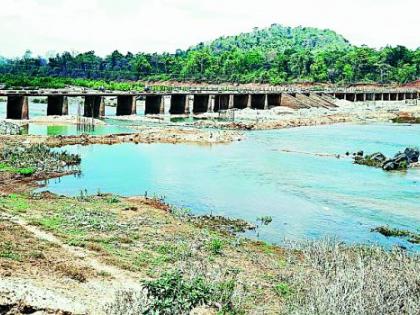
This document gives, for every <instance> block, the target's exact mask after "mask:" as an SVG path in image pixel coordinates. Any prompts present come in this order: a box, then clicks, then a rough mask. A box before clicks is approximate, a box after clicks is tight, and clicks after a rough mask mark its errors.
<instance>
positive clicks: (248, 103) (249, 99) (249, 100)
mask: <svg viewBox="0 0 420 315" xmlns="http://www.w3.org/2000/svg"><path fill="white" fill-rule="evenodd" d="M246 108H252V94H249V95H248V102H247V104H246Z"/></svg>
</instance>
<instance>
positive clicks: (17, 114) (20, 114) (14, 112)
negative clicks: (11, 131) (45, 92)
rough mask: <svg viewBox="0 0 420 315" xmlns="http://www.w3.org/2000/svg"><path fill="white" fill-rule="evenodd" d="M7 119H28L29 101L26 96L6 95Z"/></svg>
mask: <svg viewBox="0 0 420 315" xmlns="http://www.w3.org/2000/svg"><path fill="white" fill-rule="evenodd" d="M6 115H7V116H6V117H7V119H29V103H28V97H27V96H17V95H16V96H15V95H13V96H8V97H7V114H6Z"/></svg>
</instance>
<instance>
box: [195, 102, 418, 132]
mask: <svg viewBox="0 0 420 315" xmlns="http://www.w3.org/2000/svg"><path fill="white" fill-rule="evenodd" d="M335 104H336V106H337V107H332V108H323V107H311V108H303V109H291V108H287V107H274V108H272V109H270V110H253V109H244V110H235V111H234V112H232V113H231V114H227V116H228V117H229V116H230V117H234V121H217V120H210V119H205V120H204V119H202V120H199V121H196V122H194V123H193V124H192V125H193V126H196V127H214V128H222V129H239V130H269V129H283V128H293V127H302V126H318V125H330V124H337V123H371V122H390V121H392V120H395V121H397V122H398V121H399V120H398V117H404V116H409V117H420V106H419V105H418V104H417V102H416V101H415V100H413V101H398V102H380V101H376V102H357V103H354V102H349V101H344V100H335ZM206 116H207V117H209V118H210V117H212V114H205V115H202V117H206ZM213 116H214V115H213ZM413 120H414V121H415V118H413Z"/></svg>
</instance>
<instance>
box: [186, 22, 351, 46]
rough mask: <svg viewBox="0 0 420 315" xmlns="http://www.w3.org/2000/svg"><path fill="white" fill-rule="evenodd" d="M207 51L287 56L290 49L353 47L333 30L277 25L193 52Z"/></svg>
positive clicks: (206, 44)
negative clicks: (251, 51) (237, 51)
mask: <svg viewBox="0 0 420 315" xmlns="http://www.w3.org/2000/svg"><path fill="white" fill-rule="evenodd" d="M203 47H209V48H210V49H211V51H212V52H213V53H222V52H225V51H231V50H234V49H240V50H243V51H248V50H252V49H254V48H263V49H264V50H266V51H268V52H273V51H275V52H284V51H285V50H286V49H305V50H307V49H310V50H313V51H319V50H336V49H338V50H345V49H347V48H350V47H351V45H350V43H349V42H348V41H347V40H346V39H345V38H344V37H343V36H342V35H339V34H337V33H336V32H334V31H331V30H321V29H317V28H312V27H301V26H299V27H296V28H292V27H287V26H282V25H279V24H273V25H271V27H269V28H263V29H259V28H255V29H254V30H253V31H252V32H249V33H242V34H239V35H236V36H227V37H220V38H218V39H216V40H214V41H212V42H210V43H205V44H200V45H197V46H196V47H193V48H192V49H201V48H203Z"/></svg>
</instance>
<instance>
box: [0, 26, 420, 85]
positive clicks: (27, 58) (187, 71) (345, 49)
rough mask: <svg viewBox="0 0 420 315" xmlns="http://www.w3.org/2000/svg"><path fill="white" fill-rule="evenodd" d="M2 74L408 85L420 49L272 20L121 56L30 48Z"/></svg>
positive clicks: (27, 78) (416, 71)
mask: <svg viewBox="0 0 420 315" xmlns="http://www.w3.org/2000/svg"><path fill="white" fill-rule="evenodd" d="M2 74H3V75H2ZM0 75H1V77H0V83H6V86H9V87H10V86H16V85H19V83H20V82H24V83H21V84H26V85H28V86H29V85H32V86H37V85H36V84H40V83H39V82H40V81H39V78H40V77H46V78H48V80H44V81H42V82H53V83H54V82H55V81H58V80H56V79H54V78H56V77H65V78H81V79H91V80H104V81H127V80H132V81H135V80H144V81H145V80H149V81H150V80H152V81H167V80H176V81H194V82H209V83H221V82H235V83H250V82H255V83H270V84H281V83H289V82H331V83H344V84H348V83H357V82H380V83H390V82H398V83H406V82H409V81H414V80H416V79H418V78H420V48H418V49H416V50H410V49H408V48H406V47H404V46H396V47H384V48H382V49H380V50H376V49H373V48H369V47H367V46H361V47H357V46H353V45H351V44H350V43H349V42H348V41H347V40H346V39H344V38H343V37H342V36H341V35H338V34H336V33H335V32H333V31H330V30H319V29H316V28H308V27H297V28H290V27H283V26H280V25H277V24H274V25H272V26H271V27H270V28H266V29H254V31H252V32H249V33H243V34H240V35H237V36H228V37H221V38H218V39H216V40H214V41H212V42H209V43H201V44H199V45H197V46H194V47H191V48H189V49H187V50H177V51H176V52H175V53H174V54H169V53H163V54H157V53H154V54H149V53H141V52H140V53H137V54H133V53H127V54H122V53H120V52H119V51H118V50H116V51H114V52H113V53H111V54H110V55H108V56H106V57H99V56H97V55H96V54H95V52H94V51H88V52H84V53H79V54H73V53H69V52H64V53H61V54H57V55H56V56H53V57H50V58H44V57H35V56H33V55H32V54H31V53H30V51H28V52H26V53H25V55H24V56H23V57H22V58H18V59H8V60H5V59H2V58H0ZM34 77H37V78H38V79H37V80H35V79H33V78H34ZM51 78H52V79H51ZM62 81H63V80H61V82H62ZM66 82H68V81H66ZM53 83H51V85H52V86H53ZM98 84H104V82H99V83H98Z"/></svg>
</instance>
